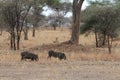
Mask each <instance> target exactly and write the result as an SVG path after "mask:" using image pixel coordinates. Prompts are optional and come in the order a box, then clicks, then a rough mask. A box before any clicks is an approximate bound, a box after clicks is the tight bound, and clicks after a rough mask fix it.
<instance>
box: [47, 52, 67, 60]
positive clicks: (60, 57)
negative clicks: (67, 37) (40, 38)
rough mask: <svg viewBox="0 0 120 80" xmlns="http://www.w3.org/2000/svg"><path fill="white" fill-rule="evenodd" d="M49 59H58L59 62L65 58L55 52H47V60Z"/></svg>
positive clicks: (62, 54) (63, 55)
mask: <svg viewBox="0 0 120 80" xmlns="http://www.w3.org/2000/svg"><path fill="white" fill-rule="evenodd" d="M51 57H55V58H59V59H60V60H62V59H64V60H66V56H65V54H64V53H61V52H55V51H53V50H50V51H48V58H51Z"/></svg>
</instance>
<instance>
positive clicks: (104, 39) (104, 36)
mask: <svg viewBox="0 0 120 80" xmlns="http://www.w3.org/2000/svg"><path fill="white" fill-rule="evenodd" d="M105 43H106V32H104V34H103V43H102V46H105Z"/></svg>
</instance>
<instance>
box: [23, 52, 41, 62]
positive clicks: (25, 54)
mask: <svg viewBox="0 0 120 80" xmlns="http://www.w3.org/2000/svg"><path fill="white" fill-rule="evenodd" d="M26 59H31V60H32V61H38V60H39V58H38V55H36V54H34V53H31V52H28V51H25V52H22V53H21V60H26Z"/></svg>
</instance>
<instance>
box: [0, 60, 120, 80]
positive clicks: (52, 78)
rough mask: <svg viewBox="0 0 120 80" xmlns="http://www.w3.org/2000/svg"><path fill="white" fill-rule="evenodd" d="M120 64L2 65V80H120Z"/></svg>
mask: <svg viewBox="0 0 120 80" xmlns="http://www.w3.org/2000/svg"><path fill="white" fill-rule="evenodd" d="M119 74H120V62H109V61H97V62H96V61H57V62H52V61H50V62H49V63H44V64H43V63H41V62H35V63H34V62H17V63H13V62H9V63H2V64H0V80H119V79H120V76H119Z"/></svg>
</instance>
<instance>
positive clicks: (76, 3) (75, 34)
mask: <svg viewBox="0 0 120 80" xmlns="http://www.w3.org/2000/svg"><path fill="white" fill-rule="evenodd" d="M83 2H84V0H73V24H72V35H71V40H70V42H71V43H72V44H75V45H77V44H78V43H79V34H80V15H81V7H82V4H83Z"/></svg>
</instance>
